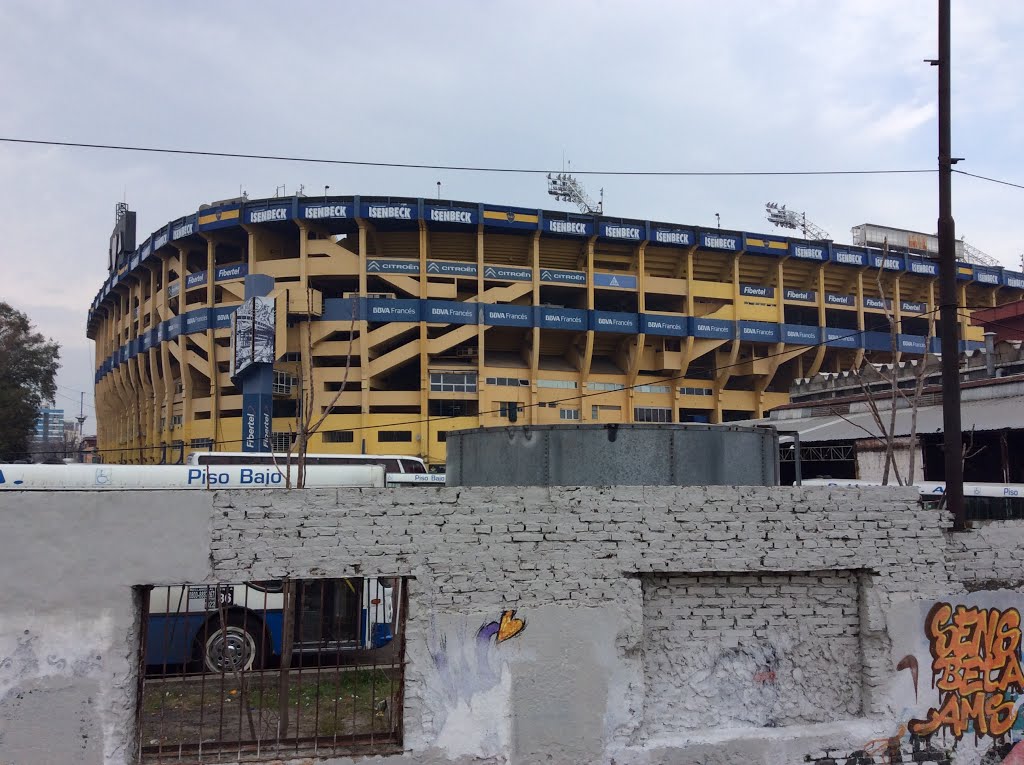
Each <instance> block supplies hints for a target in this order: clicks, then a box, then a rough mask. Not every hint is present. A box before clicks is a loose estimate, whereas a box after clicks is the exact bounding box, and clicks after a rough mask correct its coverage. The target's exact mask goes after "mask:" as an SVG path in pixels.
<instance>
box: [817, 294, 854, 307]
mask: <svg viewBox="0 0 1024 765" xmlns="http://www.w3.org/2000/svg"><path fill="white" fill-rule="evenodd" d="M825 307H826V308H856V307H857V302H856V299H855V298H854V296H853V295H837V294H835V293H834V292H826V293H825Z"/></svg>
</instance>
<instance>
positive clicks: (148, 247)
mask: <svg viewBox="0 0 1024 765" xmlns="http://www.w3.org/2000/svg"><path fill="white" fill-rule="evenodd" d="M152 252H153V239H152V236H151V237H150V238H149V239H147V240H146V241H145V242H143V243H142V246H141V247H140V248H139V251H138V252H137V253H136V255H138V257H139V260H145V259H146V258H148V257H149V256H150V255H151V254H152Z"/></svg>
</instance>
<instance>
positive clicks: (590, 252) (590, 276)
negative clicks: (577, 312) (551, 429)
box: [580, 236, 633, 422]
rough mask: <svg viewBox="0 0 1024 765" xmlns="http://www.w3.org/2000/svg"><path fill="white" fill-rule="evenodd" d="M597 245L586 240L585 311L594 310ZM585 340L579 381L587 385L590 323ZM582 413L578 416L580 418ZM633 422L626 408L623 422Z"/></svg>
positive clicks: (590, 362) (592, 239)
mask: <svg viewBox="0 0 1024 765" xmlns="http://www.w3.org/2000/svg"><path fill="white" fill-rule="evenodd" d="M596 243H597V237H596V236H592V237H589V238H588V239H587V244H586V251H585V257H586V261H587V262H586V268H585V270H586V272H587V311H588V316H589V315H590V314H589V312H590V311H593V310H594V245H595V244H596ZM586 334H587V339H586V347H585V349H584V351H583V368H582V370H581V372H582V374H581V375H580V377H581V379H584V380H587V381H588V384H589V379H590V369H591V367H592V365H593V363H594V338H595V335H594V330H593V329H591V327H590V322H587V333H586ZM582 414H583V413H582V412H581V413H580V415H581V416H582ZM632 421H633V410H632V409H629V408H628V407H627V409H626V412H625V414H624V416H623V422H632Z"/></svg>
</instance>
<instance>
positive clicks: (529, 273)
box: [484, 266, 533, 282]
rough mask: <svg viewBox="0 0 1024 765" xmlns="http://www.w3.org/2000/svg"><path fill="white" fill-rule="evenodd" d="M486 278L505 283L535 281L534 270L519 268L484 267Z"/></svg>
mask: <svg viewBox="0 0 1024 765" xmlns="http://www.w3.org/2000/svg"><path fill="white" fill-rule="evenodd" d="M484 278H485V279H497V280H499V281H505V282H528V281H531V280H532V279H533V269H531V268H526V267H517V266H484Z"/></svg>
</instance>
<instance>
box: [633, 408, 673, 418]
mask: <svg viewBox="0 0 1024 765" xmlns="http://www.w3.org/2000/svg"><path fill="white" fill-rule="evenodd" d="M633 420H634V421H635V422H672V410H671V409H667V408H663V407H660V406H638V407H634V408H633Z"/></svg>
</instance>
